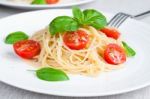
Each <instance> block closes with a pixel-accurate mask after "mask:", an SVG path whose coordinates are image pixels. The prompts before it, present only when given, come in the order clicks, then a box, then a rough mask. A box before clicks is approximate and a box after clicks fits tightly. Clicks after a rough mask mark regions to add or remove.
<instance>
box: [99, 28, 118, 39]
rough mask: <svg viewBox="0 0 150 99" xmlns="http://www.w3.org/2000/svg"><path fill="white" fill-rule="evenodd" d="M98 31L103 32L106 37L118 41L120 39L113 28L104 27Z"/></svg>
mask: <svg viewBox="0 0 150 99" xmlns="http://www.w3.org/2000/svg"><path fill="white" fill-rule="evenodd" d="M100 31H101V32H103V33H104V34H105V35H106V36H107V37H111V38H114V39H118V38H119V37H120V33H119V31H118V30H116V29H114V28H108V27H105V28H103V29H101V30H100Z"/></svg>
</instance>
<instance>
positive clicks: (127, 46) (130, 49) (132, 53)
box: [122, 42, 136, 57]
mask: <svg viewBox="0 0 150 99" xmlns="http://www.w3.org/2000/svg"><path fill="white" fill-rule="evenodd" d="M122 44H123V47H124V49H125V52H126V54H127V56H128V57H131V56H135V55H136V52H135V51H134V50H133V49H132V48H131V47H129V45H127V43H125V42H122Z"/></svg>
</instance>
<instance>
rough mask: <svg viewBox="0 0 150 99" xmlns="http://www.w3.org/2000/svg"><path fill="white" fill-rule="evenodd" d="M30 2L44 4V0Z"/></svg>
mask: <svg viewBox="0 0 150 99" xmlns="http://www.w3.org/2000/svg"><path fill="white" fill-rule="evenodd" d="M32 4H46V1H45V0H34V1H33V2H32Z"/></svg>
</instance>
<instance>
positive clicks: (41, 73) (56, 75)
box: [36, 67, 69, 81]
mask: <svg viewBox="0 0 150 99" xmlns="http://www.w3.org/2000/svg"><path fill="white" fill-rule="evenodd" d="M36 76H37V77H38V78H39V79H41V80H45V81H66V80H69V77H68V76H67V75H66V74H65V73H64V72H63V71H61V70H58V69H53V68H49V67H45V68H41V69H39V70H37V71H36Z"/></svg>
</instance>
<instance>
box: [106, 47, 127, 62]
mask: <svg viewBox="0 0 150 99" xmlns="http://www.w3.org/2000/svg"><path fill="white" fill-rule="evenodd" d="M104 59H105V61H106V62H108V63H109V64H113V65H118V64H121V63H124V62H125V61H126V54H125V51H124V50H123V48H121V47H120V46H119V45H117V44H109V45H107V47H106V49H105V51H104Z"/></svg>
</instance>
